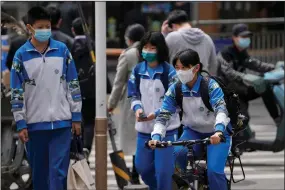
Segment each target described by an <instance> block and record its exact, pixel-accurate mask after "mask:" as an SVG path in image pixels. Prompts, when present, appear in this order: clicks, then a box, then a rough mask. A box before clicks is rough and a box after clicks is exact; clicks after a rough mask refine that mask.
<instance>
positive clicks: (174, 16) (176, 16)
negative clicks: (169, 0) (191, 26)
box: [167, 10, 189, 28]
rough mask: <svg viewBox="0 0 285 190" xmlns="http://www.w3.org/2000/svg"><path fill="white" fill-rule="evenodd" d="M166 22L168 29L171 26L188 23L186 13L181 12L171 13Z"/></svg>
mask: <svg viewBox="0 0 285 190" xmlns="http://www.w3.org/2000/svg"><path fill="white" fill-rule="evenodd" d="M167 20H168V25H169V27H170V28H172V24H182V23H185V22H188V21H189V19H188V15H187V13H186V12H185V11H183V10H174V11H172V12H171V13H169V15H168V17H167Z"/></svg>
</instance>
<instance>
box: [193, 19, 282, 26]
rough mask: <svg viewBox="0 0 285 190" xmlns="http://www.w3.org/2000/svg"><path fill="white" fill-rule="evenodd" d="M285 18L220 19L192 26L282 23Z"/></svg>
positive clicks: (199, 22) (194, 21)
mask: <svg viewBox="0 0 285 190" xmlns="http://www.w3.org/2000/svg"><path fill="white" fill-rule="evenodd" d="M282 22H284V17H275V18H248V19H246V18H242V19H220V20H193V21H192V22H191V24H192V25H207V24H208V25H214V24H238V23H282Z"/></svg>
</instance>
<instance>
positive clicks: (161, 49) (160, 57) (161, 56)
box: [138, 32, 168, 63]
mask: <svg viewBox="0 0 285 190" xmlns="http://www.w3.org/2000/svg"><path fill="white" fill-rule="evenodd" d="M147 43H150V44H151V45H153V46H155V47H156V49H157V62H158V63H163V62H165V61H166V62H167V61H168V46H167V45H166V42H165V39H164V36H163V35H162V34H161V32H147V33H146V34H145V35H144V36H143V38H142V39H141V41H140V45H139V47H138V50H139V53H140V56H141V54H142V49H143V47H144V46H145V45H146V44H147Z"/></svg>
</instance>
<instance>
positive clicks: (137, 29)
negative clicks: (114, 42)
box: [125, 24, 145, 42]
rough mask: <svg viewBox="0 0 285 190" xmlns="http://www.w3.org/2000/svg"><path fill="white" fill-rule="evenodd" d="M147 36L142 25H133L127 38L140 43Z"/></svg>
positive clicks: (127, 31) (126, 34) (128, 29)
mask: <svg viewBox="0 0 285 190" xmlns="http://www.w3.org/2000/svg"><path fill="white" fill-rule="evenodd" d="M144 34H145V28H144V27H143V26H142V25H141V24H132V25H130V26H128V27H127V29H126V32H125V37H128V38H129V39H130V40H132V41H133V42H137V41H140V40H141V39H142V37H143V36H144Z"/></svg>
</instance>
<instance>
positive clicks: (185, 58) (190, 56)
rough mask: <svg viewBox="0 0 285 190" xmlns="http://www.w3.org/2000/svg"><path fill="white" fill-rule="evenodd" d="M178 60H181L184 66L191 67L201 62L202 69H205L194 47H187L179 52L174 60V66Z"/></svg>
mask: <svg viewBox="0 0 285 190" xmlns="http://www.w3.org/2000/svg"><path fill="white" fill-rule="evenodd" d="M177 60H180V62H181V64H182V65H183V66H184V67H189V66H190V65H191V66H195V65H198V64H200V71H202V70H203V64H202V63H201V62H200V57H199V54H198V53H197V52H196V51H194V50H193V49H186V50H183V51H180V52H178V53H177V54H176V55H175V57H174V59H173V61H172V64H173V66H174V67H175V65H176V62H177Z"/></svg>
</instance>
